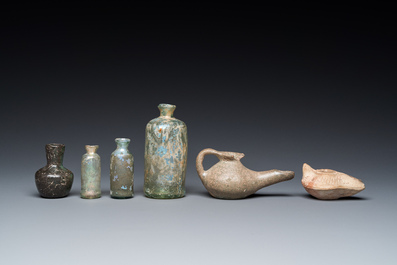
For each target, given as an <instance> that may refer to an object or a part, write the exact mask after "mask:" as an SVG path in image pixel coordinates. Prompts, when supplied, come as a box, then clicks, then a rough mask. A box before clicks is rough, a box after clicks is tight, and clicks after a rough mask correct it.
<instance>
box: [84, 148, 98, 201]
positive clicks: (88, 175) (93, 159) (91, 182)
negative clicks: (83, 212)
mask: <svg viewBox="0 0 397 265" xmlns="http://www.w3.org/2000/svg"><path fill="white" fill-rule="evenodd" d="M98 148H99V146H98V145H86V146H85V149H86V151H87V153H86V154H84V155H83V158H82V159H81V193H80V195H81V198H84V199H96V198H100V197H101V158H100V157H99V155H98V154H97V153H96V151H97V150H98Z"/></svg>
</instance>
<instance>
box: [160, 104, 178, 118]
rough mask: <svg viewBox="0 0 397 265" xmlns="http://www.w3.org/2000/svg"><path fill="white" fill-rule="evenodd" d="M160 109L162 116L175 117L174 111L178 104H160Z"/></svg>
mask: <svg viewBox="0 0 397 265" xmlns="http://www.w3.org/2000/svg"><path fill="white" fill-rule="evenodd" d="M158 108H159V110H160V117H164V118H173V117H174V111H175V108H176V106H175V105H170V104H160V105H159V106H158Z"/></svg>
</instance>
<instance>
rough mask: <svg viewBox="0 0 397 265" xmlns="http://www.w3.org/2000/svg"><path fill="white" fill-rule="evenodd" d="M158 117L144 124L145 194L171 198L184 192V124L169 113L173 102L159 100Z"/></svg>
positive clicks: (185, 129)
mask: <svg viewBox="0 0 397 265" xmlns="http://www.w3.org/2000/svg"><path fill="white" fill-rule="evenodd" d="M158 108H159V109H160V117H158V118H155V119H153V120H151V121H150V122H149V123H148V124H147V126H146V142H145V182H144V192H145V196H147V197H150V198H157V199H172V198H180V197H183V196H185V176H186V164H187V146H188V144H187V127H186V124H185V123H184V122H183V121H180V120H178V119H176V118H174V117H173V113H174V110H175V108H176V107H175V106H174V105H169V104H160V105H159V106H158Z"/></svg>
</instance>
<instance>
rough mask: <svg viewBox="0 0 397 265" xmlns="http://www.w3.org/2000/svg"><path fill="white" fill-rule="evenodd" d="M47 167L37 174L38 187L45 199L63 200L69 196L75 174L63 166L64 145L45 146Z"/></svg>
mask: <svg viewBox="0 0 397 265" xmlns="http://www.w3.org/2000/svg"><path fill="white" fill-rule="evenodd" d="M45 150H46V156H47V165H46V166H45V167H43V168H41V169H39V170H38V171H37V172H36V175H35V181H36V187H37V190H38V191H39V193H40V195H41V196H42V197H45V198H61V197H65V196H67V195H68V194H69V192H70V189H71V188H72V184H73V173H72V171H70V170H69V169H67V168H65V167H64V166H63V154H64V152H65V145H64V144H55V143H52V144H47V145H46V146H45Z"/></svg>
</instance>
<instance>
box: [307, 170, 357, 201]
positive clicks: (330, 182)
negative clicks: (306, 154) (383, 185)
mask: <svg viewBox="0 0 397 265" xmlns="http://www.w3.org/2000/svg"><path fill="white" fill-rule="evenodd" d="M302 171H303V176H302V185H303V187H304V188H305V190H306V191H307V192H308V193H309V194H310V195H312V196H313V197H316V198H317V199H321V200H335V199H338V198H341V197H348V196H352V195H354V194H357V193H359V192H360V191H362V190H364V189H365V185H364V183H363V182H362V181H361V180H359V179H356V178H354V177H352V176H349V175H347V174H345V173H342V172H338V171H335V170H332V169H317V170H315V169H313V168H312V167H310V166H309V165H308V164H306V163H305V164H303V168H302Z"/></svg>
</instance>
